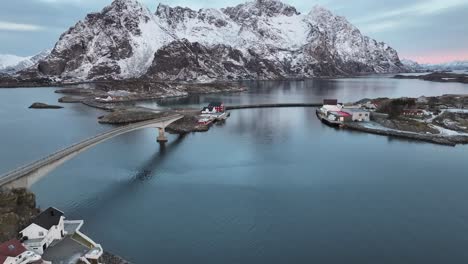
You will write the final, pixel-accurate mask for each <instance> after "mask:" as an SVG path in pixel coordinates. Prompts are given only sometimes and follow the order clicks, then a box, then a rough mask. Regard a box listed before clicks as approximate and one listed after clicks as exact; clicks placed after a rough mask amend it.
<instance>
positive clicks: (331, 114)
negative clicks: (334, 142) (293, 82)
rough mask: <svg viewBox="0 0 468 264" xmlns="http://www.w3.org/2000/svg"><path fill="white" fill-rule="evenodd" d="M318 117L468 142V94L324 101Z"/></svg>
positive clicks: (351, 125) (402, 134) (441, 141)
mask: <svg viewBox="0 0 468 264" xmlns="http://www.w3.org/2000/svg"><path fill="white" fill-rule="evenodd" d="M317 116H318V117H319V119H321V120H322V121H324V122H326V123H328V124H331V125H335V126H339V127H342V128H345V129H352V130H358V131H363V132H367V133H373V134H379V135H387V136H393V137H400V138H407V139H414V140H420V141H426V142H431V143H436V144H442V145H450V146H455V145H457V144H468V95H442V96H433V97H425V96H421V97H419V98H408V97H404V98H396V99H390V98H377V99H363V100H360V101H358V102H355V103H351V104H338V103H337V100H325V101H324V105H323V107H321V108H320V109H318V110H317Z"/></svg>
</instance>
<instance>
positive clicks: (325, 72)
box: [38, 0, 401, 81]
mask: <svg viewBox="0 0 468 264" xmlns="http://www.w3.org/2000/svg"><path fill="white" fill-rule="evenodd" d="M400 66H401V63H400V61H399V58H398V54H397V53H396V51H395V50H393V49H391V48H390V47H389V46H388V45H386V44H384V43H381V42H377V41H375V40H373V39H371V38H369V37H366V36H363V35H362V34H361V32H360V31H359V30H358V29H357V28H356V27H354V26H353V25H352V24H351V23H349V22H348V21H347V20H346V19H345V18H344V17H340V16H336V15H334V14H333V13H332V12H330V11H329V10H327V9H325V8H323V7H320V6H316V7H314V9H313V10H312V11H311V12H310V13H308V14H306V15H302V14H300V13H299V12H298V11H297V10H296V8H294V7H293V6H290V5H288V4H285V3H283V2H280V1H278V0H253V1H250V2H246V3H243V4H240V5H237V6H234V7H227V8H223V9H213V8H204V9H200V10H193V9H190V8H187V7H180V6H177V7H170V6H168V5H164V4H160V5H159V6H158V7H157V10H156V12H155V13H154V14H153V13H151V12H150V11H149V10H148V9H147V8H146V7H144V6H142V5H141V4H140V3H139V2H138V1H137V0H115V1H113V2H112V4H111V5H109V6H108V7H106V8H104V9H103V10H102V11H101V12H99V13H91V14H89V15H88V16H86V18H85V19H84V20H83V21H80V22H78V23H77V24H76V25H75V26H73V27H71V28H70V29H69V30H68V31H66V32H65V33H64V34H63V35H62V36H61V37H60V39H59V41H58V42H57V44H56V45H55V48H54V49H53V51H52V53H51V55H49V56H48V57H47V58H46V59H45V60H43V61H42V62H40V63H39V66H38V69H39V72H40V73H42V74H44V75H46V76H54V77H58V78H62V79H70V80H97V79H126V78H134V77H142V76H144V77H149V78H155V79H159V80H177V81H179V80H180V81H184V80H185V81H186V80H194V81H208V80H215V79H219V80H226V79H229V80H232V79H275V78H290V77H294V78H296V77H298V76H299V77H314V76H334V75H350V74H355V73H367V72H395V71H399V70H401V68H400Z"/></svg>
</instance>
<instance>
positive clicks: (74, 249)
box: [0, 207, 104, 264]
mask: <svg viewBox="0 0 468 264" xmlns="http://www.w3.org/2000/svg"><path fill="white" fill-rule="evenodd" d="M83 224H84V221H83V220H65V216H64V213H63V212H62V211H60V210H58V209H56V208H53V207H50V208H48V209H47V210H45V211H43V212H42V213H41V214H39V215H38V216H37V217H36V218H35V219H34V220H33V222H32V223H31V224H30V225H29V226H28V227H26V228H25V229H23V230H22V231H21V232H20V234H19V236H20V237H21V241H22V243H23V245H24V247H25V248H27V249H29V250H31V251H33V252H31V251H29V252H31V253H34V254H37V255H40V256H42V260H43V262H40V263H73V264H74V263H85V264H99V263H101V257H102V254H103V253H104V250H103V248H102V247H101V245H99V244H97V243H95V242H94V241H93V240H92V239H91V238H89V237H87V236H86V235H85V234H83V233H81V232H80V228H81V227H82V226H83ZM20 244H21V243H20ZM46 261H47V262H46ZM13 263H15V262H12V263H11V264H13ZM18 263H23V262H18ZM24 263H29V262H24ZM0 264H1V262H0ZM8 264H10V262H8ZM15 264H16V263H15Z"/></svg>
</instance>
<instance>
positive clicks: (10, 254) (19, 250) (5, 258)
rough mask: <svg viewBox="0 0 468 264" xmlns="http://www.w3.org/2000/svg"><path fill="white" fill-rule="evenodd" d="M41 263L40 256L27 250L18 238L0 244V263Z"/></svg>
mask: <svg viewBox="0 0 468 264" xmlns="http://www.w3.org/2000/svg"><path fill="white" fill-rule="evenodd" d="M27 263H42V260H41V256H40V255H38V254H36V253H34V252H32V251H28V250H27V249H26V248H25V247H24V246H23V244H21V242H20V241H19V240H16V239H12V240H10V241H7V242H5V243H2V244H0V264H27Z"/></svg>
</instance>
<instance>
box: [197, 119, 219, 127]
mask: <svg viewBox="0 0 468 264" xmlns="http://www.w3.org/2000/svg"><path fill="white" fill-rule="evenodd" d="M214 120H215V119H213V118H211V117H202V118H200V119H198V124H199V125H204V126H208V125H210V124H211V123H213V121H214Z"/></svg>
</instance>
